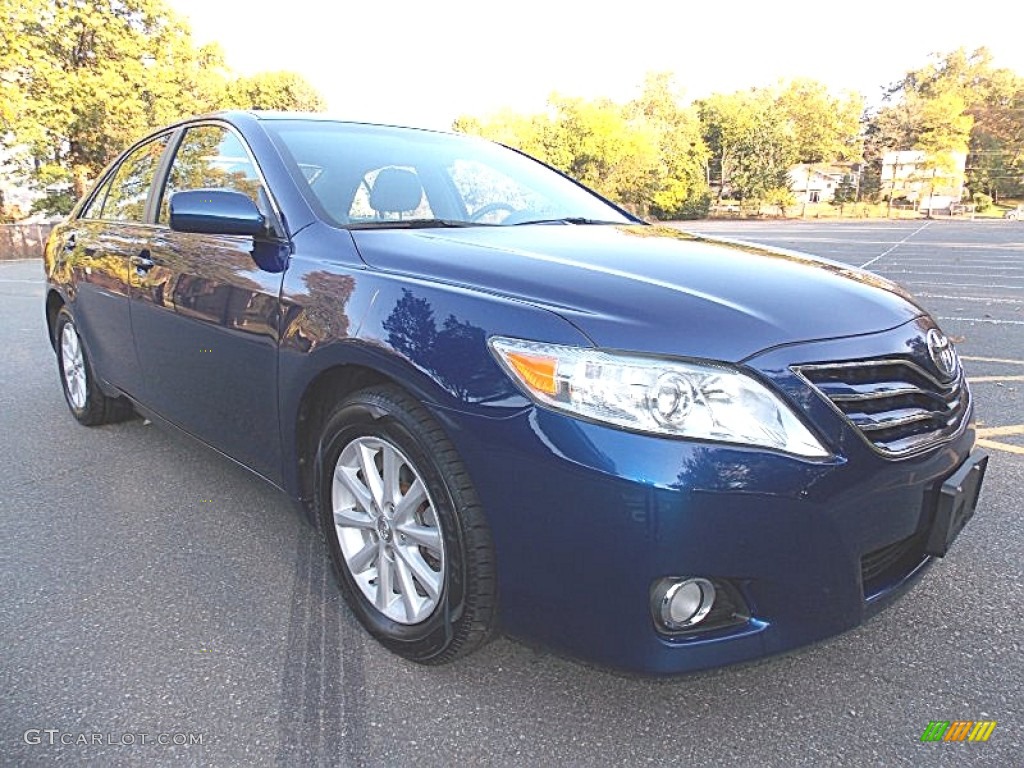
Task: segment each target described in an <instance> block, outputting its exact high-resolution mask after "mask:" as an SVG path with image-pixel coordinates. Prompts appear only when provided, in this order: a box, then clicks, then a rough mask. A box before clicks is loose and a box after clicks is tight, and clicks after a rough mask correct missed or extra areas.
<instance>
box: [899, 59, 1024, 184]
mask: <svg viewBox="0 0 1024 768" xmlns="http://www.w3.org/2000/svg"><path fill="white" fill-rule="evenodd" d="M892 93H893V94H895V95H899V96H901V97H902V99H903V102H904V103H905V104H906V105H907V107H906V108H908V109H912V108H914V107H915V106H916V107H917V108H918V109H921V108H922V107H924V108H925V109H924V111H922V112H921V113H920V114H919V117H920V119H921V121H922V122H923V123H924V124H925V126H926V127H924V128H923V130H924V132H925V133H927V132H929V129H928V128H927V124H928V123H929V121H930V122H931V124H932V126H934V124H935V122H936V118H937V117H938V118H939V119H938V122H939V123H940V124H941V123H942V122H943V120H945V121H947V122H951V121H953V120H954V118H955V117H958V118H960V122H959V123H954V124H953V125H952V126H951V127H949V128H946V129H942V128H940V131H939V133H940V137H941V134H942V131H943V130H946V131H947V132H948V133H951V134H953V137H952V141H939V140H937V139H936V137H928V136H926V137H924V143H925V144H930V145H935V144H940V145H941V144H943V143H953V144H956V145H957V147H958V148H960V147H961V146H962V145H966V146H963V148H964V149H967V151H968V153H969V154H968V163H967V165H968V172H967V177H968V178H967V181H968V186H969V187H970V188H971V189H972V190H973V191H984V192H986V193H988V194H990V195H991V196H993V197H995V198H999V197H1002V196H1007V195H1014V194H1019V193H1021V192H1024V120H1022V119H1021V115H1022V114H1024V78H1022V77H1021V76H1020V75H1018V74H1015V73H1014V72H1012V71H1010V70H1008V69H999V68H996V67H995V66H994V64H993V62H992V55H991V54H990V53H989V51H988V50H986V49H985V48H979V49H977V50H975V51H973V52H970V53H968V52H967V51H966V50H965V49H963V48H961V49H958V50H956V51H952V52H950V53H947V54H944V55H941V56H936V57H935V58H934V59H933V60H932V61H931V62H930V63H928V64H927V65H925V66H924V67H922V68H920V69H917V70H912V71H910V72H908V73H907V74H906V76H905V77H904V78H903V79H902V80H901V81H900V82H899V83H897V84H896V85H895V86H894V87H893V89H892ZM929 107H930V110H929ZM957 108H959V112H958V113H957ZM932 131H933V132H934V127H933V128H932ZM961 133H966V134H967V137H966V140H965V141H963V142H961V141H960V138H961V136H960V134H961ZM945 138H948V137H945ZM920 139H921V137H920V136H918V135H914V136H913V137H912V140H911V141H909V142H905V143H904V147H903V148H907V147H910V146H914V145H915V144H917V143H919V142H920ZM947 151H948V150H947Z"/></svg>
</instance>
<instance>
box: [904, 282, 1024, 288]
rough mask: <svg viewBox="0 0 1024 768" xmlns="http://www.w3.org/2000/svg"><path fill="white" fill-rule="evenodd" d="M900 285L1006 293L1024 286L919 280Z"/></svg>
mask: <svg viewBox="0 0 1024 768" xmlns="http://www.w3.org/2000/svg"><path fill="white" fill-rule="evenodd" d="M899 282H900V284H902V285H924V286H927V287H929V288H940V287H941V288H997V289H1005V290H1007V291H1019V290H1021V289H1022V288H1024V285H998V284H995V283H940V282H936V281H935V280H929V281H928V282H926V283H925V282H921V281H920V280H900V281H899Z"/></svg>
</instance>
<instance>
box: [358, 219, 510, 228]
mask: <svg viewBox="0 0 1024 768" xmlns="http://www.w3.org/2000/svg"><path fill="white" fill-rule="evenodd" d="M490 226H494V225H493V224H480V223H479V222H475V221H459V220H458V219H405V220H402V221H397V220H396V221H357V222H353V223H352V224H349V225H348V226H347V227H346V229H429V228H430V227H490Z"/></svg>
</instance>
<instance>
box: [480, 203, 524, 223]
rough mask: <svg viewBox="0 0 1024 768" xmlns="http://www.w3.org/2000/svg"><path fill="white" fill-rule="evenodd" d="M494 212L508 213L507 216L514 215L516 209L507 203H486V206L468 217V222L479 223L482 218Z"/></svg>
mask: <svg viewBox="0 0 1024 768" xmlns="http://www.w3.org/2000/svg"><path fill="white" fill-rule="evenodd" d="M495 211H508V212H509V214H514V213H515V212H516V209H515V208H513V207H512V206H511V205H509V204H508V203H488V204H487V205H485V206H483V207H481V208H479V209H477V210H476V211H475V212H474V213H473V214H472V215H471V216H470V217H469V220H470V221H480V219H482V218H483V217H484V216H486V215H487V214H489V213H494V212H495Z"/></svg>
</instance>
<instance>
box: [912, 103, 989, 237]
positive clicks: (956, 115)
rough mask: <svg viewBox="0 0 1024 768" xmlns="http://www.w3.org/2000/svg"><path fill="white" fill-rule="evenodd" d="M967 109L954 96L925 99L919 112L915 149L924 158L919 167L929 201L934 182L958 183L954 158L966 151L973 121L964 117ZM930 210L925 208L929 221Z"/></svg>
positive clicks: (968, 116) (971, 118)
mask: <svg viewBox="0 0 1024 768" xmlns="http://www.w3.org/2000/svg"><path fill="white" fill-rule="evenodd" d="M965 109H966V105H965V103H964V100H963V98H962V97H961V96H959V95H958V94H956V93H953V92H947V93H943V94H941V95H938V96H935V97H933V98H930V99H924V100H923V101H922V103H921V104H920V106H919V108H918V114H919V125H918V134H917V141H916V142H915V143H914V149H916V150H918V151H920V152H922V153H923V154H924V161H923V162H922V163H920V164H919V166H918V167H919V168H920V169H921V170H922V171H923V173H924V175H925V179H926V182H927V185H928V195H927V197H928V198H929V199H930V198H931V196H932V193H933V192H934V191H935V186H936V180H937V179H943V180H949V181H951V182H952V183H953V184H954V185H956V184H959V183H960V181H961V180H960V179H958V178H956V177H957V175H958V174H959V169H958V167H957V162H956V159H955V156H956V154H958V153H960V154H963V153H965V152H966V151H967V143H968V138H969V136H970V132H971V126H972V124H973V123H974V118H973V117H971V116H970V115H968V114H965ZM931 215H932V208H931V206H929V207H928V217H929V218H931Z"/></svg>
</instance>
